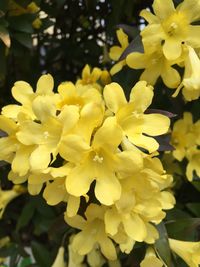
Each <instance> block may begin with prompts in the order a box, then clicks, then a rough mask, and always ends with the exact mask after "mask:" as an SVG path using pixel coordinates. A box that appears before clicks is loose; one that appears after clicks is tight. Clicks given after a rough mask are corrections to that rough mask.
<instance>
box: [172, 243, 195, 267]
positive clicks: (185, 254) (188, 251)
mask: <svg viewBox="0 0 200 267" xmlns="http://www.w3.org/2000/svg"><path fill="white" fill-rule="evenodd" d="M169 246H170V248H171V249H172V251H174V252H175V253H176V254H177V255H178V256H179V257H181V258H182V259H183V260H184V261H185V262H186V263H187V265H188V266H189V267H198V266H199V264H200V242H186V241H180V240H175V239H171V238H169Z"/></svg>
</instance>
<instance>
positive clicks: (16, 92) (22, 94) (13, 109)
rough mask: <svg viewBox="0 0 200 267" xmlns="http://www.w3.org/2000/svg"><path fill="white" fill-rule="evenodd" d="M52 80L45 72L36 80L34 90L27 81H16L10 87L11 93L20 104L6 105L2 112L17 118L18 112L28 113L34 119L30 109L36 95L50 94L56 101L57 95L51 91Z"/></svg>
mask: <svg viewBox="0 0 200 267" xmlns="http://www.w3.org/2000/svg"><path fill="white" fill-rule="evenodd" d="M53 87H54V80H53V77H52V76H51V75H50V74H45V75H42V76H41V77H40V79H39V80H38V82H37V86H36V91H35V92H34V91H33V88H32V87H31V86H30V84H29V83H27V82H24V81H18V82H16V83H15V84H14V86H13V88H12V95H13V97H14V98H15V100H17V101H18V102H19V103H20V104H21V105H15V104H13V105H8V106H5V107H4V108H3V109H2V114H3V115H5V116H6V117H9V118H13V119H15V120H16V119H17V116H18V114H19V112H24V113H26V114H28V115H29V116H30V117H31V118H32V119H36V116H35V114H34V112H33V110H32V102H33V100H34V99H35V98H36V97H37V96H46V95H48V96H51V98H52V99H54V101H55V102H56V100H57V95H54V93H53Z"/></svg>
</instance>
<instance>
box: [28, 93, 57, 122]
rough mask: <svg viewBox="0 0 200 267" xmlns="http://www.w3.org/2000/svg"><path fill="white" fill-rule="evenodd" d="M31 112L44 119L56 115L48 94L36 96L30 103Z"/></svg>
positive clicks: (53, 104) (52, 101)
mask: <svg viewBox="0 0 200 267" xmlns="http://www.w3.org/2000/svg"><path fill="white" fill-rule="evenodd" d="M32 108H33V112H34V113H35V115H36V117H37V118H38V119H39V120H41V121H45V120H47V119H48V117H50V116H52V117H53V116H55V115H56V107H55V103H54V100H53V98H52V97H50V96H38V97H36V98H35V100H34V101H33V103H32Z"/></svg>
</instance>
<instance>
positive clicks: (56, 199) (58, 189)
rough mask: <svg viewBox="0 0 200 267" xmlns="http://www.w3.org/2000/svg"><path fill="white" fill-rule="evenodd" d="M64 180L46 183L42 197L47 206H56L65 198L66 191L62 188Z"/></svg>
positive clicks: (58, 179) (59, 179)
mask: <svg viewBox="0 0 200 267" xmlns="http://www.w3.org/2000/svg"><path fill="white" fill-rule="evenodd" d="M64 184H65V178H64V179H63V178H57V179H56V180H54V181H53V182H51V183H48V184H47V185H46V187H45V189H44V192H43V197H44V199H45V200H46V202H47V204H48V205H52V206H54V205H57V204H58V203H60V202H61V201H63V200H64V199H65V197H66V194H67V191H66V189H65V187H64Z"/></svg>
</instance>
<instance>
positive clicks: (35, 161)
mask: <svg viewBox="0 0 200 267" xmlns="http://www.w3.org/2000/svg"><path fill="white" fill-rule="evenodd" d="M50 153H51V152H50V151H49V149H48V148H47V147H46V146H45V145H40V146H38V147H37V148H36V149H35V150H34V151H33V153H32V154H31V156H30V165H31V169H32V170H43V169H46V168H47V167H48V165H49V163H50V161H51V154H50Z"/></svg>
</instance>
